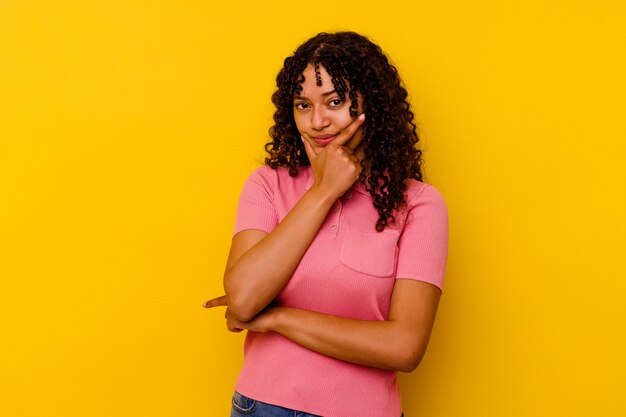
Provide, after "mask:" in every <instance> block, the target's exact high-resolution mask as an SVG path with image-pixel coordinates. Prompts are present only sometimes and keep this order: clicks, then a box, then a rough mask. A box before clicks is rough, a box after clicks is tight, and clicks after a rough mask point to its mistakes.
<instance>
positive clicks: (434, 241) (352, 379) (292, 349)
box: [234, 166, 448, 417]
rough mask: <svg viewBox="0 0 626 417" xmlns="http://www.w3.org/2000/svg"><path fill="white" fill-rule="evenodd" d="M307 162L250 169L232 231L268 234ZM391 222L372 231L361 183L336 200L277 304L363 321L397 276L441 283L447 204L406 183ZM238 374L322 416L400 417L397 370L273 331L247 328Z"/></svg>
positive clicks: (242, 382) (305, 174)
mask: <svg viewBox="0 0 626 417" xmlns="http://www.w3.org/2000/svg"><path fill="white" fill-rule="evenodd" d="M313 181H314V178H313V174H312V171H311V168H310V167H307V168H301V169H300V173H299V174H298V175H297V176H296V177H290V176H289V173H288V170H287V169H286V168H279V169H276V170H274V169H271V168H269V167H267V166H263V167H261V168H259V169H257V170H256V171H254V172H253V173H252V174H251V175H250V177H249V178H248V180H247V181H246V183H245V185H244V187H243V191H242V193H241V197H240V201H239V208H238V212H237V220H236V225H235V231H234V233H235V234H236V233H238V232H240V231H242V230H247V229H260V230H263V231H265V232H267V233H269V232H271V231H272V230H273V229H274V228H275V227H276V225H277V224H278V223H279V222H280V221H281V220H282V219H283V218H284V217H285V216H286V215H287V213H288V212H289V210H291V208H292V207H293V206H294V205H295V204H296V203H297V202H298V200H299V199H300V198H301V197H302V195H303V194H304V193H305V192H306V190H308V189H309V188H310V187H311V186H312V185H313ZM407 185H408V188H407V191H406V199H407V205H406V207H404V208H403V209H401V210H400V212H399V213H398V214H397V215H396V218H397V222H396V224H395V225H392V226H391V227H387V228H385V230H384V231H382V232H380V233H379V232H376V230H375V224H376V220H377V219H378V213H377V211H376V209H375V208H374V207H373V205H372V197H371V196H370V194H369V193H368V192H367V190H366V189H365V186H364V185H362V184H358V185H356V186H354V187H353V188H352V189H351V190H348V192H346V193H345V194H344V195H343V196H342V197H341V198H340V199H339V200H338V201H337V202H336V203H335V205H334V206H333V208H332V209H331V210H330V212H329V213H328V216H327V217H326V219H325V221H324V223H323V224H322V226H321V227H320V230H319V232H318V233H317V236H316V237H315V238H314V240H313V242H312V243H311V245H310V247H309V249H308V250H307V252H306V253H305V255H304V256H303V258H302V260H301V261H300V264H299V265H298V267H297V269H296V271H295V272H294V274H293V276H292V277H291V279H290V281H289V283H288V284H287V286H286V287H285V288H284V289H283V291H282V292H281V293H280V294H279V295H278V297H277V298H276V300H275V303H276V304H277V305H280V306H286V307H297V308H302V309H307V310H311V311H316V312H320V313H325V314H331V315H335V316H341V317H346V318H352V319H360V320H385V319H387V317H388V313H389V304H390V299H391V293H392V290H393V286H394V282H395V279H396V278H407V279H415V280H419V281H425V282H429V283H431V284H433V285H436V286H437V287H439V288H441V287H442V283H443V276H444V270H445V264H446V255H447V244H448V218H447V209H446V205H445V202H444V200H443V198H442V197H441V195H440V194H439V192H438V191H437V190H436V189H435V188H434V187H433V186H431V185H427V184H424V183H421V182H419V181H415V180H409V181H408V182H407ZM244 356H245V359H244V364H243V368H242V370H241V373H240V375H239V379H238V381H237V388H236V389H237V391H238V392H240V393H241V394H243V395H245V396H248V397H251V398H254V399H256V400H259V401H262V402H266V403H269V404H274V405H279V406H282V407H286V408H291V409H295V410H300V411H305V412H308V413H312V414H317V415H321V416H324V417H399V416H400V414H401V412H402V411H401V409H402V405H401V398H400V390H399V388H398V384H397V381H396V372H394V371H388V370H384V369H378V368H372V367H368V366H363V365H356V364H353V363H349V362H345V361H342V360H339V359H334V358H331V357H329V356H325V355H322V354H319V353H317V352H314V351H312V350H309V349H307V348H305V347H302V346H300V345H298V344H296V343H294V342H292V341H291V340H289V339H287V338H285V337H283V336H282V335H280V334H278V333H274V332H269V333H256V332H248V334H247V336H246V341H245V345H244Z"/></svg>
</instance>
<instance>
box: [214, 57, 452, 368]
mask: <svg viewBox="0 0 626 417" xmlns="http://www.w3.org/2000/svg"><path fill="white" fill-rule="evenodd" d="M303 75H304V82H303V84H302V87H303V89H302V91H301V92H300V95H299V96H297V97H296V98H295V100H294V119H295V121H296V126H297V127H298V131H299V132H300V134H301V135H302V140H303V142H304V146H305V150H306V152H307V155H308V157H309V161H310V162H311V168H312V170H313V175H314V178H315V182H314V184H313V186H312V187H311V189H309V190H308V191H307V192H306V193H305V194H304V195H303V196H302V198H301V199H300V200H299V201H298V203H297V204H296V205H295V206H294V207H293V209H292V210H291V211H290V212H289V214H287V216H286V217H285V218H284V219H283V221H281V222H280V223H279V225H278V226H277V227H276V228H275V229H274V230H273V231H272V232H271V233H269V234H268V233H265V232H263V231H260V230H244V231H242V232H240V233H238V234H237V235H235V236H234V237H233V240H232V245H231V249H230V253H229V257H228V261H227V265H226V271H225V274H224V289H225V292H226V295H224V296H222V297H217V298H214V299H212V300H209V301H207V302H206V303H205V304H204V307H206V308H212V307H218V306H226V307H227V309H226V314H225V316H226V324H227V327H228V330H230V331H233V332H239V331H242V330H244V329H245V330H251V331H256V332H269V331H273V332H277V333H280V334H282V335H283V336H285V337H287V338H289V339H291V340H293V341H294V342H296V343H298V344H300V345H302V346H304V347H306V348H309V349H311V350H314V351H316V352H319V353H322V354H325V355H328V356H331V357H334V358H338V359H341V360H345V361H348V362H353V363H357V364H361V365H366V366H372V367H377V368H383V369H390V370H396V371H404V372H411V371H412V370H414V369H415V368H416V367H417V366H418V364H419V362H420V361H421V359H422V357H423V355H424V353H425V351H426V347H427V345H428V340H429V338H430V334H431V330H432V326H433V323H434V320H435V315H436V312H437V306H438V303H439V298H440V294H441V292H440V290H439V289H438V288H437V287H435V286H434V285H431V284H428V283H425V282H421V281H415V280H410V279H402V278H398V279H396V281H395V284H394V289H393V293H392V296H391V304H390V310H389V317H388V319H387V320H381V321H368V320H353V319H347V318H343V317H336V316H331V315H327V314H320V313H316V312H312V311H308V310H303V309H296V308H287V307H276V306H270V303H271V302H272V300H273V299H274V298H275V297H276V296H277V295H278V294H279V293H280V291H281V290H282V289H283V288H284V287H285V285H286V284H287V282H288V281H289V279H290V278H291V276H292V274H293V272H294V270H295V268H296V267H297V265H298V263H299V262H300V259H302V257H303V256H304V253H305V252H306V250H307V249H308V247H309V245H310V243H311V241H312V240H313V238H314V237H315V235H316V234H317V232H318V230H319V228H320V226H321V224H322V223H323V221H324V219H325V218H326V216H327V214H328V212H329V211H330V209H331V207H332V206H333V205H334V203H335V202H336V201H337V199H338V198H339V197H341V196H342V195H343V194H344V193H345V192H346V191H347V190H348V189H349V188H350V187H351V186H352V185H353V184H354V183H355V181H357V180H358V178H359V175H360V173H361V164H360V161H361V160H362V158H363V149H362V147H360V144H361V141H362V139H363V135H362V131H361V130H360V127H361V125H362V124H363V123H364V121H365V115H363V114H361V115H360V116H359V117H357V118H352V117H351V116H350V113H349V107H350V100H349V99H348V98H347V97H346V98H345V101H342V100H341V99H340V97H339V96H338V95H337V94H336V93H335V92H333V90H334V88H333V84H332V81H331V79H330V76H329V75H328V73H327V72H326V70H325V69H324V68H323V67H320V76H321V79H322V85H321V86H318V85H316V82H315V74H314V68H313V67H312V66H311V65H309V66H308V67H307V68H306V70H305V71H304V73H303ZM358 99H359V110H361V109H362V102H361V101H362V99H361V96H360V95H358Z"/></svg>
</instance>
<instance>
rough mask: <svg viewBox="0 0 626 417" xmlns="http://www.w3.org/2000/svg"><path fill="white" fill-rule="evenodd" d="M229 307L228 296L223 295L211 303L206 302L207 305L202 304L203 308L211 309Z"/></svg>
mask: <svg viewBox="0 0 626 417" xmlns="http://www.w3.org/2000/svg"><path fill="white" fill-rule="evenodd" d="M227 305H228V302H227V301H226V296H225V295H222V296H221V297H217V298H213V299H211V300H209V301H205V303H204V304H202V307H204V308H211V307H223V306H227Z"/></svg>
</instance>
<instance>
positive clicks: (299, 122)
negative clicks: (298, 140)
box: [293, 113, 306, 132]
mask: <svg viewBox="0 0 626 417" xmlns="http://www.w3.org/2000/svg"><path fill="white" fill-rule="evenodd" d="M293 120H294V121H295V122H296V129H298V132H304V131H305V130H306V125H305V120H304V118H303V117H302V115H298V114H297V113H294V114H293Z"/></svg>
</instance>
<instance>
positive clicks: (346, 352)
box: [267, 307, 431, 372]
mask: <svg viewBox="0 0 626 417" xmlns="http://www.w3.org/2000/svg"><path fill="white" fill-rule="evenodd" d="M270 314H271V316H272V317H271V318H270V319H269V320H268V321H267V323H268V327H267V329H268V330H272V331H275V332H277V333H280V334H282V335H283V336H285V337H287V338H289V339H291V340H292V341H294V342H296V343H298V344H299V345H302V346H304V347H306V348H308V349H311V350H314V351H316V352H318V353H322V354H324V355H327V356H331V357H334V358H337V359H341V360H344V361H348V362H352V363H357V364H360V365H366V366H371V367H376V368H383V369H390V370H396V371H403V372H411V371H412V370H414V369H415V368H416V367H417V365H418V364H419V362H420V360H421V358H422V356H423V354H424V352H425V350H426V346H427V344H428V338H429V335H430V330H431V327H430V326H427V328H424V329H419V328H411V327H410V326H406V324H404V323H402V322H400V321H392V320H380V321H370V320H353V319H347V318H342V317H337V316H332V315H327V314H320V313H315V312H312V311H308V310H301V309H293V308H280V307H279V308H273V309H272V311H271V313H270Z"/></svg>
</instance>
